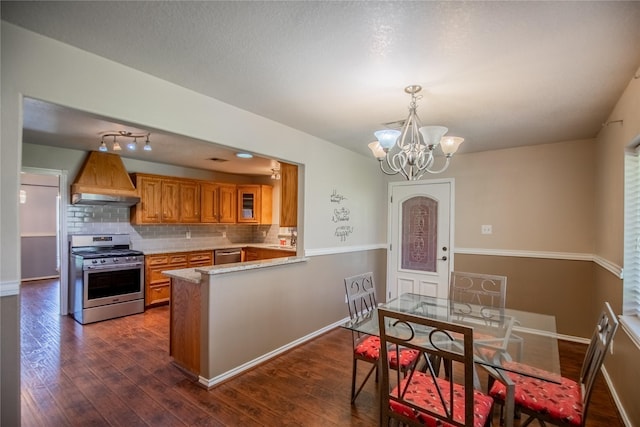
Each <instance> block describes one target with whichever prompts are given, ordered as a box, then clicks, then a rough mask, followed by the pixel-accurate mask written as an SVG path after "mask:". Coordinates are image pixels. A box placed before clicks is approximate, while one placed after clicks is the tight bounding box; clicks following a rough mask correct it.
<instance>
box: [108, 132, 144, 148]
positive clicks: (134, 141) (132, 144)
mask: <svg viewBox="0 0 640 427" xmlns="http://www.w3.org/2000/svg"><path fill="white" fill-rule="evenodd" d="M149 135H151V133H149V132H147V133H133V132H128V131H123V130H121V131H118V132H103V133H102V139H101V141H100V146H99V147H98V150H99V151H109V147H108V146H107V144H106V142H105V141H104V138H105V137H107V138H109V137H113V141H112V145H111V149H112V150H113V151H122V147H121V146H120V142H119V141H118V138H126V139H127V140H128V142H127V145H126V147H127V149H128V150H129V151H135V150H137V149H138V138H145V142H144V146H143V147H142V149H143V150H144V151H151V141H149Z"/></svg>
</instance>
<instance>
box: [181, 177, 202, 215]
mask: <svg viewBox="0 0 640 427" xmlns="http://www.w3.org/2000/svg"><path fill="white" fill-rule="evenodd" d="M178 188H179V197H180V206H179V212H180V219H179V220H178V221H179V222H181V223H195V222H200V184H199V183H198V182H194V181H182V182H178Z"/></svg>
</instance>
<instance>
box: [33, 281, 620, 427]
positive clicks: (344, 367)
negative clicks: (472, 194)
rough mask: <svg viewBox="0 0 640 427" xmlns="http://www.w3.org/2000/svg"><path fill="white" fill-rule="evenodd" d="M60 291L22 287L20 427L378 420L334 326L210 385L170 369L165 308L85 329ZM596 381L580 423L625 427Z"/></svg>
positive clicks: (568, 355) (576, 359)
mask: <svg viewBox="0 0 640 427" xmlns="http://www.w3.org/2000/svg"><path fill="white" fill-rule="evenodd" d="M58 292H59V291H58V282H57V281H55V280H49V281H39V282H28V283H24V284H23V285H22V288H21V303H22V313H21V323H22V325H21V331H22V348H21V357H22V361H21V363H22V372H21V376H22V425H24V426H102V425H104V426H127V427H129V426H148V425H149V426H183V425H189V426H375V425H377V424H378V418H377V413H378V411H377V393H376V385H375V382H373V381H370V383H369V384H367V386H366V387H365V389H364V390H363V391H362V393H361V394H360V396H359V397H358V400H357V402H356V405H355V406H352V405H351V404H350V402H349V394H350V381H351V335H350V332H349V331H346V330H342V329H335V330H332V331H330V332H328V333H326V334H324V335H323V336H321V337H318V338H316V339H314V340H312V341H310V342H308V343H305V344H304V345H301V346H299V347H297V348H295V349H293V350H291V351H289V352H287V353H286V354H284V355H281V356H280V357H277V358H275V359H273V360H271V361H269V362H267V363H264V364H262V365H260V366H259V367H257V368H255V369H253V370H251V371H248V372H246V373H244V374H242V375H240V376H238V377H235V378H233V379H231V380H229V381H227V382H226V383H224V384H222V385H220V386H218V387H216V388H214V389H212V390H209V391H207V390H204V389H202V388H201V387H199V386H198V385H196V384H195V383H193V382H191V381H190V380H188V379H187V378H186V377H185V376H184V375H183V374H182V373H181V372H179V371H178V370H177V369H176V368H175V367H173V366H172V365H171V361H170V357H169V354H168V345H169V342H168V322H169V311H168V307H166V306H165V307H159V308H154V309H150V310H147V311H146V312H145V313H144V314H139V315H134V316H128V317H124V318H120V319H113V320H109V321H105V322H100V323H94V324H90V325H85V326H82V325H80V324H78V323H76V322H75V321H74V320H73V319H71V318H70V317H68V316H60V315H59V314H58V312H59V305H58ZM585 348H586V347H585V346H584V345H580V344H575V343H569V342H562V343H561V346H560V351H561V362H562V369H563V374H564V375H566V376H569V377H572V378H576V377H577V375H578V373H579V368H580V363H581V362H582V356H583V354H584V351H585ZM601 377H602V376H600V378H599V379H598V384H597V385H596V389H595V392H594V396H593V400H592V403H591V408H590V410H589V417H588V418H589V420H588V422H587V426H592V427H595V426H607V427H617V426H623V423H622V422H621V421H620V418H619V415H618V413H617V410H616V407H615V405H614V403H613V401H612V399H611V396H610V394H609V392H608V389H607V387H606V384H605V382H604V380H603V379H602V378H601ZM497 412H498V411H496V413H497ZM494 425H496V426H497V425H498V423H497V422H496V423H494Z"/></svg>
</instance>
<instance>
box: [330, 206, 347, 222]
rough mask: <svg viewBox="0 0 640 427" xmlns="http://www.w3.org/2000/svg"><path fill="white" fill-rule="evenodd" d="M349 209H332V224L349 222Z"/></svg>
mask: <svg viewBox="0 0 640 427" xmlns="http://www.w3.org/2000/svg"><path fill="white" fill-rule="evenodd" d="M349 213H350V211H349V209H347V208H344V207H342V208H340V209H334V210H333V218H332V220H333V222H342V221H349Z"/></svg>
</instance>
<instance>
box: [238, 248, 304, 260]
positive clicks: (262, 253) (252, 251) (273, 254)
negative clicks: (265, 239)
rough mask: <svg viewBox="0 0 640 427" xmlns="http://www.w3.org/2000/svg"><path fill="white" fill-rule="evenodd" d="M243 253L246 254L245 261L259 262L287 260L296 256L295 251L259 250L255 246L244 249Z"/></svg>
mask: <svg viewBox="0 0 640 427" xmlns="http://www.w3.org/2000/svg"><path fill="white" fill-rule="evenodd" d="M243 252H244V257H243V261H258V260H261V259H272V258H285V257H289V256H296V252H295V251H286V250H282V249H269V248H258V247H254V246H247V247H246V248H243Z"/></svg>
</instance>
